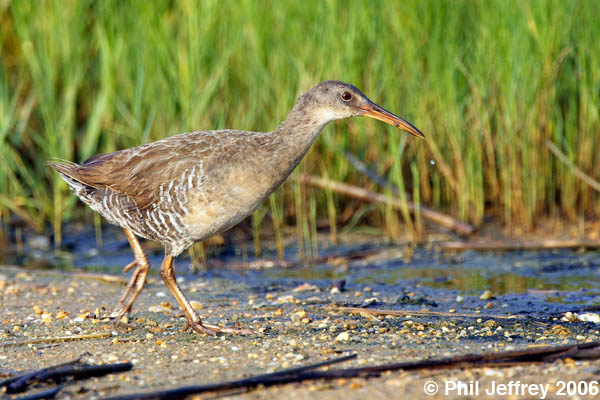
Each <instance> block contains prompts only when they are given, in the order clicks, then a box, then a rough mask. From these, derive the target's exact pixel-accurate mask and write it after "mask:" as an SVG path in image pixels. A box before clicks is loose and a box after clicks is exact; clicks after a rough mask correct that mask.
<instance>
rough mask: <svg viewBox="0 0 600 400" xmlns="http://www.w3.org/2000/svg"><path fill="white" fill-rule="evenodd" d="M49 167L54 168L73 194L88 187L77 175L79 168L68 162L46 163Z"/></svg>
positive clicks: (78, 174)
mask: <svg viewBox="0 0 600 400" xmlns="http://www.w3.org/2000/svg"><path fill="white" fill-rule="evenodd" d="M47 164H48V165H49V166H51V167H52V168H54V169H55V170H56V171H58V173H59V174H60V177H61V178H63V180H64V181H65V182H67V184H68V185H69V187H70V188H71V189H72V190H73V191H74V192H76V193H77V192H79V191H81V190H84V189H86V188H87V187H88V185H86V184H85V183H84V182H83V181H82V180H81V176H80V173H79V169H80V168H81V166H80V165H79V164H76V163H73V162H69V161H48V163H47Z"/></svg>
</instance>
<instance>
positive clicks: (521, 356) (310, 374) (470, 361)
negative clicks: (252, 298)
mask: <svg viewBox="0 0 600 400" xmlns="http://www.w3.org/2000/svg"><path fill="white" fill-rule="evenodd" d="M598 350H600V342H590V343H580V344H567V345H562V346H544V347H534V348H528V349H525V350H512V351H504V352H497V353H483V354H465V355H460V356H455V357H447V358H437V359H427V360H418V361H408V362H401V363H393V364H380V365H374V366H366V367H358V368H346V369H332V370H326V371H314V369H316V368H318V367H320V366H323V365H325V364H327V363H329V364H332V363H334V362H342V361H346V360H348V359H350V358H353V357H354V356H348V357H342V358H339V359H335V360H331V361H329V362H325V363H319V364H313V365H309V366H306V367H300V368H293V369H287V370H283V371H279V372H274V373H271V374H264V375H257V376H253V377H250V378H246V379H240V380H236V381H227V382H222V383H215V384H210V385H200V386H184V387H181V388H176V389H172V390H162V391H156V392H147V393H137V394H131V395H126V396H118V397H112V398H111V400H117V399H118V400H133V399H145V400H147V399H159V400H162V399H183V398H185V397H187V396H190V395H192V394H199V393H204V392H219V391H225V390H231V389H251V388H255V387H257V386H259V385H262V386H273V385H282V384H287V383H295V382H302V381H308V380H316V379H325V380H327V379H339V378H357V377H360V378H369V377H378V376H380V375H381V373H383V372H386V371H397V370H403V371H418V370H432V369H455V368H463V369H464V368H479V367H484V366H488V367H489V366H495V367H510V366H515V365H522V364H531V363H541V362H552V361H555V360H558V359H563V358H566V357H569V358H573V359H582V358H598V357H600V352H598Z"/></svg>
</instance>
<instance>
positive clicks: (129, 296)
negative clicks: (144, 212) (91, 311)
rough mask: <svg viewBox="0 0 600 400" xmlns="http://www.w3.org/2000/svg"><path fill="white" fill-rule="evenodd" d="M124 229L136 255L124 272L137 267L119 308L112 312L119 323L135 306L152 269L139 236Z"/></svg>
mask: <svg viewBox="0 0 600 400" xmlns="http://www.w3.org/2000/svg"><path fill="white" fill-rule="evenodd" d="M123 231H124V232H125V236H127V240H128V241H129V245H130V246H131V250H133V254H134V256H135V260H133V261H132V262H130V263H129V264H127V266H126V267H125V268H123V272H124V273H125V272H127V271H129V270H130V269H131V268H133V267H135V269H134V270H133V275H132V276H131V279H130V280H129V283H128V284H127V287H126V288H125V292H124V293H123V296H121V299H120V300H119V304H118V305H117V309H116V310H115V311H114V312H113V313H112V315H113V316H116V318H117V323H118V321H120V320H121V317H123V315H125V314H128V313H129V312H130V311H131V306H133V303H134V302H135V299H136V298H137V297H138V295H139V294H140V293H141V291H142V289H144V284H145V283H146V277H147V276H148V271H149V270H150V263H149V262H148V258H147V257H146V254H145V253H144V250H142V246H140V242H139V241H138V239H137V237H135V235H134V234H133V232H131V231H129V230H127V229H123Z"/></svg>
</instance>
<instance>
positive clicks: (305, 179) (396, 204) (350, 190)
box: [298, 175, 475, 236]
mask: <svg viewBox="0 0 600 400" xmlns="http://www.w3.org/2000/svg"><path fill="white" fill-rule="evenodd" d="M298 179H299V180H300V182H302V183H307V184H309V185H313V186H317V187H320V188H323V189H329V190H332V191H334V192H338V193H342V194H344V195H346V196H350V197H354V198H357V199H360V200H363V201H369V202H376V203H384V204H388V205H390V206H392V207H393V208H395V209H398V210H400V209H402V207H403V203H402V202H401V201H400V200H398V199H394V198H389V197H388V196H385V195H383V194H380V193H373V192H370V191H368V190H365V189H363V188H361V187H358V186H353V185H348V184H346V183H341V182H336V181H332V180H329V179H323V178H319V177H317V176H312V175H301V176H300V178H298ZM406 207H407V208H408V210H409V211H410V212H411V213H414V212H415V210H416V208H417V206H415V204H414V203H412V202H411V201H406ZM419 210H420V212H421V216H422V217H423V218H425V219H427V220H429V221H431V222H433V223H436V224H438V225H440V226H443V227H444V228H446V229H449V230H451V231H454V232H456V233H458V234H459V235H461V236H469V235H471V234H472V233H473V232H474V231H475V228H474V227H473V226H472V225H469V224H467V223H465V222H462V221H459V220H457V219H456V218H453V217H451V216H449V215H446V214H442V213H440V212H437V211H434V210H432V209H430V208H428V207H425V206H423V205H420V206H419Z"/></svg>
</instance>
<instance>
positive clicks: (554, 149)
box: [546, 140, 600, 192]
mask: <svg viewBox="0 0 600 400" xmlns="http://www.w3.org/2000/svg"><path fill="white" fill-rule="evenodd" d="M546 147H548V150H550V151H551V152H552V154H554V155H555V156H556V158H558V159H559V160H560V161H561V162H562V163H563V164H565V165H566V166H567V167H569V169H570V170H571V171H572V172H573V175H575V176H576V177H578V178H579V179H581V180H582V181H584V182H585V183H587V184H588V185H589V186H591V188H592V189H594V190H596V191H597V192H600V182H598V181H596V180H594V179H593V178H592V177H591V176H589V175H587V174H586V173H585V172H583V171H582V170H581V169H579V167H577V166H576V165H575V164H574V163H573V162H572V161H571V160H569V157H567V155H566V154H565V153H563V152H562V151H560V149H559V148H558V146H556V145H555V144H554V143H553V142H552V141H550V140H546Z"/></svg>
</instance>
